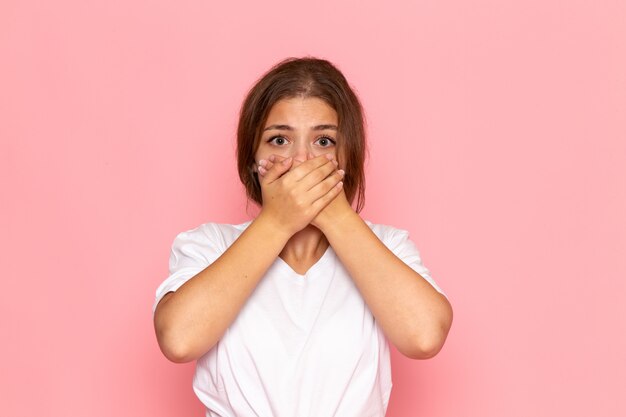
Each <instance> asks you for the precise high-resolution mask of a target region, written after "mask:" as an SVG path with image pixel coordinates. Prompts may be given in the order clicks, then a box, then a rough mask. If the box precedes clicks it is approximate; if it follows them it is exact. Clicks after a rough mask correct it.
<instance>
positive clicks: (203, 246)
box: [152, 223, 223, 316]
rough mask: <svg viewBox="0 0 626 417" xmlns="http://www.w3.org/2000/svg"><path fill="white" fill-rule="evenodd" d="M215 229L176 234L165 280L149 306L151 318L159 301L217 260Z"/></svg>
mask: <svg viewBox="0 0 626 417" xmlns="http://www.w3.org/2000/svg"><path fill="white" fill-rule="evenodd" d="M217 233H218V232H217V230H216V227H215V226H214V225H212V224H210V223H207V224H204V225H201V226H198V227H197V228H195V229H192V230H188V231H186V232H181V233H179V234H178V235H177V236H176V237H175V238H174V242H173V243H172V248H171V251H170V259H169V276H168V277H167V279H165V281H163V282H162V283H161V285H159V287H158V288H157V290H156V297H155V300H154V304H153V305H152V315H153V316H154V313H155V311H156V307H157V305H158V304H159V301H161V298H163V296H164V295H165V294H167V293H168V292H170V291H176V290H177V289H178V288H180V286H181V285H183V284H184V283H185V282H187V281H188V280H189V279H191V278H193V277H194V276H195V275H196V274H198V273H199V272H201V271H202V270H204V269H205V268H206V267H207V266H209V265H210V264H211V263H213V262H215V260H216V259H217V258H219V257H220V255H221V254H222V252H223V250H222V249H221V245H220V239H218V235H217Z"/></svg>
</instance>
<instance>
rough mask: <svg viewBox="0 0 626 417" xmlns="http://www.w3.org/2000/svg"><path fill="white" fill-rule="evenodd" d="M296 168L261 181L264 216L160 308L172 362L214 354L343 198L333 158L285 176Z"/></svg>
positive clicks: (162, 339) (158, 327)
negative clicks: (292, 249)
mask: <svg viewBox="0 0 626 417" xmlns="http://www.w3.org/2000/svg"><path fill="white" fill-rule="evenodd" d="M290 167H291V163H290V162H289V161H288V162H287V163H285V164H275V165H274V166H273V167H272V168H270V169H269V170H268V171H267V174H266V175H264V176H263V177H262V178H260V183H261V188H262V191H263V201H264V204H263V208H262V210H261V213H260V214H259V216H258V217H257V218H256V219H255V220H254V221H252V223H250V224H249V225H248V227H247V228H246V229H245V230H244V231H243V232H242V234H241V235H240V236H239V237H238V238H237V240H235V241H234V242H233V243H232V244H231V245H230V246H229V247H228V249H227V250H226V251H225V252H224V253H223V254H221V255H220V257H219V258H217V259H216V260H215V262H213V263H212V264H210V265H209V266H207V267H206V268H205V269H204V270H202V271H201V272H199V273H198V274H196V275H195V276H193V277H192V278H190V279H189V280H188V281H186V282H185V283H184V284H183V285H181V286H180V287H179V288H178V289H177V290H176V291H175V292H173V293H169V294H168V295H167V296H166V297H164V298H163V299H161V302H159V304H158V305H157V307H156V309H155V312H154V326H155V331H156V335H157V339H158V342H159V346H160V347H161V350H162V351H163V354H164V355H165V356H166V357H167V358H168V359H170V360H171V361H173V362H189V361H192V360H194V359H197V358H199V357H200V356H202V355H203V354H205V353H206V352H208V351H209V350H210V349H211V348H212V347H213V346H214V345H215V344H216V343H217V342H218V340H219V339H220V338H221V337H222V336H223V334H224V332H225V331H226V329H227V328H228V327H229V326H230V325H231V323H232V322H233V321H234V320H235V318H236V317H237V315H238V313H239V311H240V310H241V308H242V307H243V305H244V304H245V302H246V301H247V299H248V298H249V297H250V295H251V294H252V292H253V291H254V288H255V287H256V286H257V284H258V282H259V281H260V280H261V277H262V276H263V275H264V274H265V272H266V271H267V269H268V268H269V267H270V266H271V265H272V263H273V262H274V261H275V260H276V258H277V257H278V255H279V254H280V252H281V251H282V249H283V248H284V246H285V244H286V243H287V241H288V240H289V239H290V238H291V236H292V235H293V234H294V233H295V232H297V231H298V230H300V229H302V228H303V227H305V226H306V225H308V224H309V223H310V222H311V220H312V219H313V217H314V216H316V215H317V214H318V213H319V212H320V210H322V209H323V208H324V207H325V206H326V205H327V204H328V203H329V202H330V201H332V200H333V199H334V198H335V197H336V196H337V195H338V193H339V190H340V186H337V183H338V182H339V181H340V179H341V175H339V174H337V172H336V169H335V165H334V164H333V163H331V161H330V160H329V159H328V158H327V157H324V156H322V157H319V158H315V159H312V160H309V161H307V163H303V164H302V165H300V166H298V167H297V168H294V169H293V170H291V171H290V172H288V173H287V174H285V175H282V174H284V173H285V172H286V171H288V170H289V168H290ZM332 172H334V174H331V173H332ZM329 174H331V175H329ZM316 184H318V185H319V186H316V187H313V189H312V188H311V187H312V186H313V185H316Z"/></svg>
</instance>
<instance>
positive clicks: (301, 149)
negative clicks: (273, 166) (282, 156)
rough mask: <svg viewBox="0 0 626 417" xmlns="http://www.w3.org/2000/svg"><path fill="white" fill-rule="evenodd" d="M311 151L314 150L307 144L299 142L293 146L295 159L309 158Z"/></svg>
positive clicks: (304, 159)
mask: <svg viewBox="0 0 626 417" xmlns="http://www.w3.org/2000/svg"><path fill="white" fill-rule="evenodd" d="M311 152H312V151H311V149H309V148H308V147H307V146H306V145H303V144H298V145H296V146H294V147H293V153H292V154H291V156H292V157H293V159H295V160H298V161H300V162H304V161H306V160H307V159H308V158H307V155H308V154H309V153H311Z"/></svg>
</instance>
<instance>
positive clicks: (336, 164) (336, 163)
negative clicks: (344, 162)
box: [333, 159, 339, 167]
mask: <svg viewBox="0 0 626 417" xmlns="http://www.w3.org/2000/svg"><path fill="white" fill-rule="evenodd" d="M333 164H335V166H336V167H338V166H339V162H337V160H336V159H333Z"/></svg>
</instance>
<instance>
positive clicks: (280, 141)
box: [268, 136, 287, 145]
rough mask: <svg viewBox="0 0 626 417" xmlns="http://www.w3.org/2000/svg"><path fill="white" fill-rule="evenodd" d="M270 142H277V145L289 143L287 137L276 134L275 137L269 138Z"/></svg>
mask: <svg viewBox="0 0 626 417" xmlns="http://www.w3.org/2000/svg"><path fill="white" fill-rule="evenodd" d="M268 142H269V143H272V142H274V144H275V145H284V144H285V143H287V139H285V138H284V137H282V136H274V137H271V138H270V139H269V140H268Z"/></svg>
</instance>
